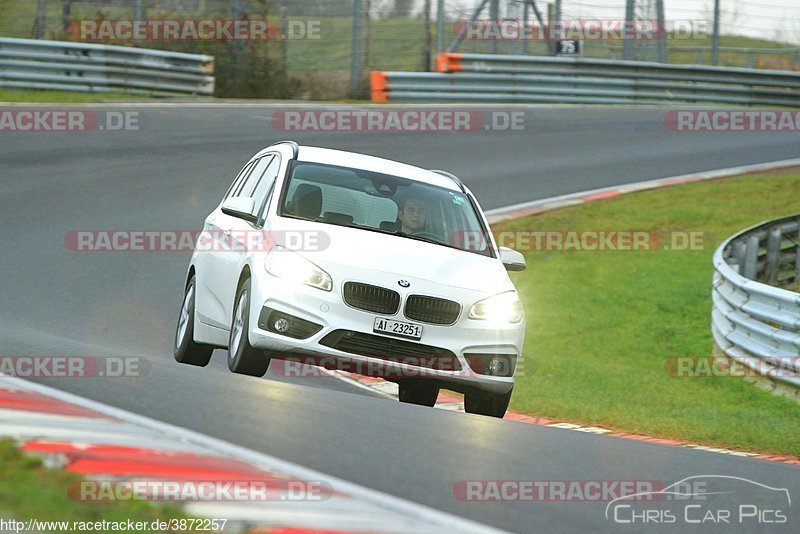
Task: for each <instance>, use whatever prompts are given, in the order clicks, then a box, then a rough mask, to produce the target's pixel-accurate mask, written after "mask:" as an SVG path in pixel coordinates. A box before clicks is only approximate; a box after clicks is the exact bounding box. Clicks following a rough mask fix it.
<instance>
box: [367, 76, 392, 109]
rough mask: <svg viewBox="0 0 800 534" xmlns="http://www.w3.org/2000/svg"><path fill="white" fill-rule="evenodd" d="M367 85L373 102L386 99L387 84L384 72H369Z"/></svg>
mask: <svg viewBox="0 0 800 534" xmlns="http://www.w3.org/2000/svg"><path fill="white" fill-rule="evenodd" d="M369 87H370V93H371V95H372V101H373V102H386V100H387V99H388V94H387V93H388V91H389V84H388V83H387V82H386V72H384V71H382V70H373V71H372V72H370V73H369Z"/></svg>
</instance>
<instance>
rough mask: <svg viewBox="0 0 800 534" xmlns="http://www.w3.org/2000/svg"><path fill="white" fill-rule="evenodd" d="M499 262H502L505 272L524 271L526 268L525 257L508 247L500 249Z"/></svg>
mask: <svg viewBox="0 0 800 534" xmlns="http://www.w3.org/2000/svg"><path fill="white" fill-rule="evenodd" d="M500 261H502V262H503V265H504V266H505V268H506V271H524V270H525V268H526V267H527V265H526V263H525V256H523V255H522V254H520V253H519V252H517V251H516V250H514V249H511V248H508V247H500Z"/></svg>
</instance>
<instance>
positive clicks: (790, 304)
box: [711, 214, 800, 399]
mask: <svg viewBox="0 0 800 534" xmlns="http://www.w3.org/2000/svg"><path fill="white" fill-rule="evenodd" d="M798 243H800V214H797V215H792V216H789V217H784V218H782V219H777V220H774V221H767V222H764V223H761V224H759V225H757V226H753V227H752V228H749V229H747V230H745V231H743V232H741V233H739V234H736V235H735V236H733V237H731V238H730V239H728V240H727V241H725V242H724V243H723V244H722V245H720V247H719V248H718V249H717V250H716V251H715V253H714V289H713V291H712V302H713V305H712V311H711V330H712V333H713V336H714V342H715V345H716V347H717V349H718V351H722V352H723V353H724V354H725V355H726V356H728V357H729V358H732V359H734V360H737V361H739V362H741V363H743V364H744V365H746V366H747V367H749V368H750V369H752V370H754V371H757V372H758V373H759V374H762V375H764V376H766V377H767V378H769V379H771V380H773V381H775V382H777V383H780V384H782V385H783V386H789V387H790V388H793V389H792V391H793V392H794V394H796V395H798V399H800V294H798V293H795V292H793V291H789V290H787V289H782V288H780V287H775V286H776V285H784V286H785V285H788V284H791V283H794V284H797V283H798V282H800V246H798Z"/></svg>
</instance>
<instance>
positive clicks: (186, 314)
mask: <svg viewBox="0 0 800 534" xmlns="http://www.w3.org/2000/svg"><path fill="white" fill-rule="evenodd" d="M195 287H196V282H195V277H194V276H192V279H191V280H189V283H188V284H187V285H186V293H184V295H183V306H181V314H180V316H179V317H178V328H177V330H176V331H175V350H174V355H175V360H176V361H178V362H179V363H185V364H188V365H197V366H199V367H205V366H206V365H208V362H209V360H211V353H212V352H214V347H212V346H210V345H203V344H202V343H195V341H194V295H195Z"/></svg>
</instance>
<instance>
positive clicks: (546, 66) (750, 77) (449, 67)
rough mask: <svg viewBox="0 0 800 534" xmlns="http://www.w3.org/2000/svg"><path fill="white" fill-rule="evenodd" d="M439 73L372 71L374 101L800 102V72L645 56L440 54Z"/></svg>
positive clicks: (772, 103) (782, 104) (791, 104)
mask: <svg viewBox="0 0 800 534" xmlns="http://www.w3.org/2000/svg"><path fill="white" fill-rule="evenodd" d="M437 65H438V69H439V71H440V72H438V73H425V72H422V73H418V72H380V71H378V72H373V74H372V76H371V91H372V99H373V101H376V102H386V101H395V102H403V101H418V102H419V101H449V102H509V103H511V102H565V103H592V104H628V103H667V102H676V101H677V102H690V103H694V102H718V103H730V104H740V105H774V106H790V107H795V106H800V73H794V72H787V71H767V70H753V69H742V68H732V67H731V68H729V67H706V66H700V65H666V64H661V63H649V62H640V61H608V60H598V59H582V58H562V57H535V56H512V55H493V54H453V53H445V54H440V55H439V58H438V60H437Z"/></svg>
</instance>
